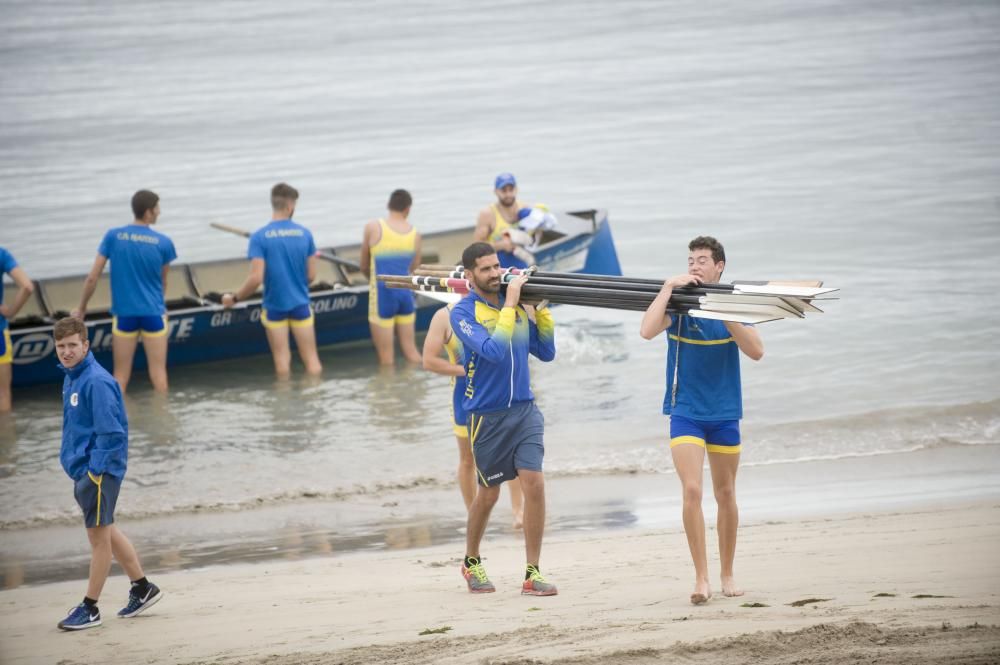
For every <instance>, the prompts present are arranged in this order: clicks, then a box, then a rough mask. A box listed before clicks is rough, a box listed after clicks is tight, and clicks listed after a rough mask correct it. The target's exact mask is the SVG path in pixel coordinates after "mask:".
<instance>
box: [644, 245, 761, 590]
mask: <svg viewBox="0 0 1000 665" xmlns="http://www.w3.org/2000/svg"><path fill="white" fill-rule="evenodd" d="M725 267H726V252H725V249H724V248H723V247H722V243H720V242H719V241H718V240H716V239H715V238H713V237H711V236H698V237H697V238H695V239H694V240H692V241H691V242H690V243H689V244H688V271H687V273H686V274H683V275H677V276H675V277H671V278H670V279H668V280H666V281H665V282H664V283H663V286H662V287H661V288H660V292H659V293H658V294H657V296H656V298H654V299H653V302H652V303H651V304H650V306H649V307H648V308H647V309H646V313H645V314H644V315H643V317H642V324H641V325H640V328H639V334H640V335H641V336H642V337H643V338H645V339H653V338H654V337H657V336H659V335H660V334H661V333H663V332H664V331H666V333H667V334H666V339H667V390H666V396H665V397H664V400H663V413H665V414H667V415H669V416H670V455H671V457H672V458H673V462H674V469H676V471H677V478H678V479H679V480H680V481H681V491H682V497H683V504H684V509H683V511H684V514H683V518H684V533H685V534H686V535H687V541H688V548H689V549H690V551H691V559H692V560H693V562H694V569H695V582H694V591H693V592H692V593H691V597H690V599H691V602H692V603H693V604H695V605H701V604H703V603H706V602H708V600H709V599H710V598H711V597H712V591H711V585H710V584H709V581H708V554H707V552H706V546H705V518H704V516H703V513H702V508H701V497H702V478H703V475H704V471H703V468H704V466H705V455H706V453H707V455H708V465H709V467H711V470H712V485H713V490H714V495H715V500H716V502H717V503H718V505H719V511H718V528H717V529H716V531H717V532H718V534H719V559H720V563H721V569H722V570H721V582H722V593H723V595H725V596H741V595H743V591H741V590H740V588H739V587H738V586H737V585H736V582H735V578H734V574H733V561H734V559H735V557H736V533H737V527H738V525H739V509H738V507H737V505H736V471H737V468H738V467H739V463H740V446H741V441H740V419H741V418H742V417H743V403H742V393H741V386H740V353H741V352H742V354H743V355H745V356H747V357H748V358H751V359H752V360H760V358H761V357H762V356H763V355H764V344H763V342H761V339H760V335H759V334H758V333H757V330H756V329H755V328H754V327H753V326H750V325H745V324H742V323H735V322H732V321H713V320H710V319H701V318H692V317H691V316H689V315H683V314H681V315H678V316H671V315H670V314H668V313H667V304H668V303H669V301H670V295H671V293H673V290H674V289H675V288H679V287H684V286H688V285H698V284H703V283H706V284H714V283H717V282H719V280H720V279H721V278H722V271H723V270H724V269H725Z"/></svg>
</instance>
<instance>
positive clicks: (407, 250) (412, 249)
mask: <svg viewBox="0 0 1000 665" xmlns="http://www.w3.org/2000/svg"><path fill="white" fill-rule="evenodd" d="M378 225H379V229H380V230H381V234H380V236H379V239H378V242H377V243H375V244H374V245H372V246H371V247H370V248H369V250H370V253H371V265H370V267H371V276H372V287H373V288H374V285H375V275H408V274H409V273H410V265H411V264H412V263H413V257H414V256H416V255H417V230H416V229H415V228H414V227H412V226H411V227H410V230H409V231H407V232H406V233H400V232H399V231H396V230H395V229H393V228H392V227H391V226H389V223H388V222H386V221H385V220H384V219H380V220H378Z"/></svg>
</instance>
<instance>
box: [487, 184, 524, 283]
mask: <svg viewBox="0 0 1000 665" xmlns="http://www.w3.org/2000/svg"><path fill="white" fill-rule="evenodd" d="M493 191H494V193H495V194H496V196H497V202H496V203H493V204H491V205H489V206H487V207H485V208H483V209H482V210H481V211H480V213H479V218H478V219H477V220H476V230H475V231H474V232H473V240H476V241H480V242H488V243H490V244H491V245H492V246H493V248H494V249H495V250H497V258H499V259H500V267H501V268H527V267H528V265H529V261H526V260H525V259H526V258H528V257H523V258H522V257H518V256H517V255H516V254H515V252H516V250H517V248H518V244H517V243H516V242H515V239H514V238H513V237H512V236H516V235H517V233H515V231H518V230H519V223H520V221H521V220H520V218H519V216H518V215H519V213H520V211H521V209H523V208H529V209H530V208H531V206H528V205H526V204H524V203H522V202H520V201H518V200H517V180H516V179H515V178H514V175H513V174H512V173H501V174H500V175H498V176H497V177H496V180H495V181H494V183H493ZM522 239H523V236H522Z"/></svg>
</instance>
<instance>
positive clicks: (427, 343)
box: [423, 307, 465, 376]
mask: <svg viewBox="0 0 1000 665" xmlns="http://www.w3.org/2000/svg"><path fill="white" fill-rule="evenodd" d="M448 313H449V312H448V309H447V308H445V307H442V308H441V309H439V310H438V311H436V312H434V316H433V318H431V325H430V327H429V328H427V337H425V338H424V350H423V360H424V369H426V370H428V371H430V372H434V373H436V374H444V375H445V376H465V367H463V366H462V365H456V364H455V363H453V362H449V361H448V360H447V359H445V358H442V357H441V352H442V351H444V344H445V336H446V335H447V334H448V330H449V328H450V327H451V324H450V323H449V322H448Z"/></svg>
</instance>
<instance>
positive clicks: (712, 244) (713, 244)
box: [688, 236, 726, 263]
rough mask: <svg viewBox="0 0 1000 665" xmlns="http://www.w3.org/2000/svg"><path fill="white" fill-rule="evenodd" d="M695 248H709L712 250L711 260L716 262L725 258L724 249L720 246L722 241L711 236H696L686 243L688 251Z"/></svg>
mask: <svg viewBox="0 0 1000 665" xmlns="http://www.w3.org/2000/svg"><path fill="white" fill-rule="evenodd" d="M696 249H707V250H710V251H711V252H712V260H713V261H715V262H716V263H718V262H719V261H725V260H726V250H725V249H724V248H723V247H722V243H721V242H719V241H718V240H716V239H715V238H713V237H712V236H698V237H697V238H695V239H694V240H692V241H691V242H689V243H688V251H689V252H693V251H694V250H696Z"/></svg>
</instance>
